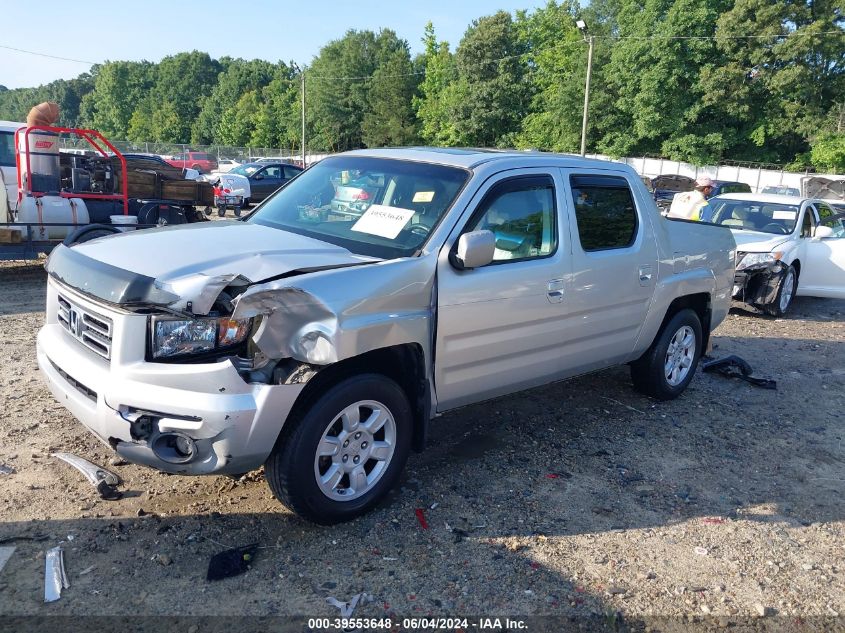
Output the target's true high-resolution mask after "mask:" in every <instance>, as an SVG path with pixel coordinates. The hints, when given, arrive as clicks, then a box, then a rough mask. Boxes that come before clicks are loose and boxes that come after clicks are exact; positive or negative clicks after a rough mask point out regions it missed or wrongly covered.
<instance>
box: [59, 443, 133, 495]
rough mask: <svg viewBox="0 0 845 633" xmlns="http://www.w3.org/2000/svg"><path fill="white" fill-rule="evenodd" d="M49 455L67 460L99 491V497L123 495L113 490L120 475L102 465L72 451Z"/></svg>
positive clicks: (118, 482)
mask: <svg viewBox="0 0 845 633" xmlns="http://www.w3.org/2000/svg"><path fill="white" fill-rule="evenodd" d="M51 456H52V457H55V458H57V459H60V460H62V461H63V462H67V463H68V464H70V465H71V466H73V467H74V468H76V470H78V471H79V472H81V473H82V474H83V475H85V478H86V479H87V480H88V481H89V482H91V485H92V486H94V487H95V488H96V489H97V492H98V493H100V497H101V498H103V499H105V500H107V501H115V500H117V499H120V498H121V497H123V493H122V492H120V491H119V490H115V486H117V485H119V484H120V477H118V476H117V475H115V474H114V473H113V472H111V471H110V470H106V469H105V468H103V467H102V466H97V464H92V463H91V462H89V461H88V460H87V459H82V458H81V457H79V456H78V455H74V454H73V453H51Z"/></svg>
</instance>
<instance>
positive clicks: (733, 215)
mask: <svg viewBox="0 0 845 633" xmlns="http://www.w3.org/2000/svg"><path fill="white" fill-rule="evenodd" d="M710 205H711V206H712V207H713V216H712V220H711V221H712V222H713V224H721V225H722V226H729V227H730V228H732V229H743V230H746V231H760V232H761V233H773V234H775V235H789V234H790V233H792V231H793V230H794V229H795V223H796V222H797V221H798V211H799V207H798V205H795V204H773V203H771V202H759V201H757V200H723V199H720V198H712V199H711V200H710Z"/></svg>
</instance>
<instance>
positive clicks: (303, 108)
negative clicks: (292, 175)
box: [300, 70, 307, 169]
mask: <svg viewBox="0 0 845 633" xmlns="http://www.w3.org/2000/svg"><path fill="white" fill-rule="evenodd" d="M300 77H302V168H303V169H305V167H306V166H307V165H306V164H305V71H304V70H303V71H302V72H301V73H300Z"/></svg>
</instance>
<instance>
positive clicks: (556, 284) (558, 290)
mask: <svg viewBox="0 0 845 633" xmlns="http://www.w3.org/2000/svg"><path fill="white" fill-rule="evenodd" d="M565 285H566V279H550V280H549V283H548V285H547V286H546V287H547V288H548V290H549V292H548V294H547V297H548V299H549V303H561V302H562V301H563V288H564V286H565Z"/></svg>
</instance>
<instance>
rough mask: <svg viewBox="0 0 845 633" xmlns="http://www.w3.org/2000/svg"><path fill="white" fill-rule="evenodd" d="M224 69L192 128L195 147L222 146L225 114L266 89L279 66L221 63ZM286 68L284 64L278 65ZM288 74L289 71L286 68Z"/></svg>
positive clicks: (255, 62) (235, 61)
mask: <svg viewBox="0 0 845 633" xmlns="http://www.w3.org/2000/svg"><path fill="white" fill-rule="evenodd" d="M221 65H222V66H224V67H225V69H224V70H223V71H222V72H221V73H220V74H219V75H218V76H217V83H216V84H215V85H214V87H213V88H212V90H211V94H210V95H209V96H208V98H206V99H205V100H204V101H203V102H202V108H201V110H200V113H199V116H198V117H197V119H196V121H194V123H193V124H192V126H191V140H192V142H194V143H212V142H213V143H220V142H222V141H221V140H220V135H219V125H220V121H221V118H222V116H223V113H224V112H225V111H226V110H228V109H229V108H231V107H233V106H234V105H235V104H236V103H237V102H238V99H240V98H241V96H242V95H243V94H245V93H247V92H250V91H253V90H254V91H258V90H261V89H262V88H264V87H265V86H267V85H268V84H269V83H270V82H271V81H272V80H273V77H274V75H275V72H276V66H275V65H274V64H271V63H270V62H266V61H264V60H260V59H253V60H249V61H247V60H243V59H231V60H230V59H226V60H221ZM279 66H282V67H284V64H279ZM285 70H286V67H285Z"/></svg>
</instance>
